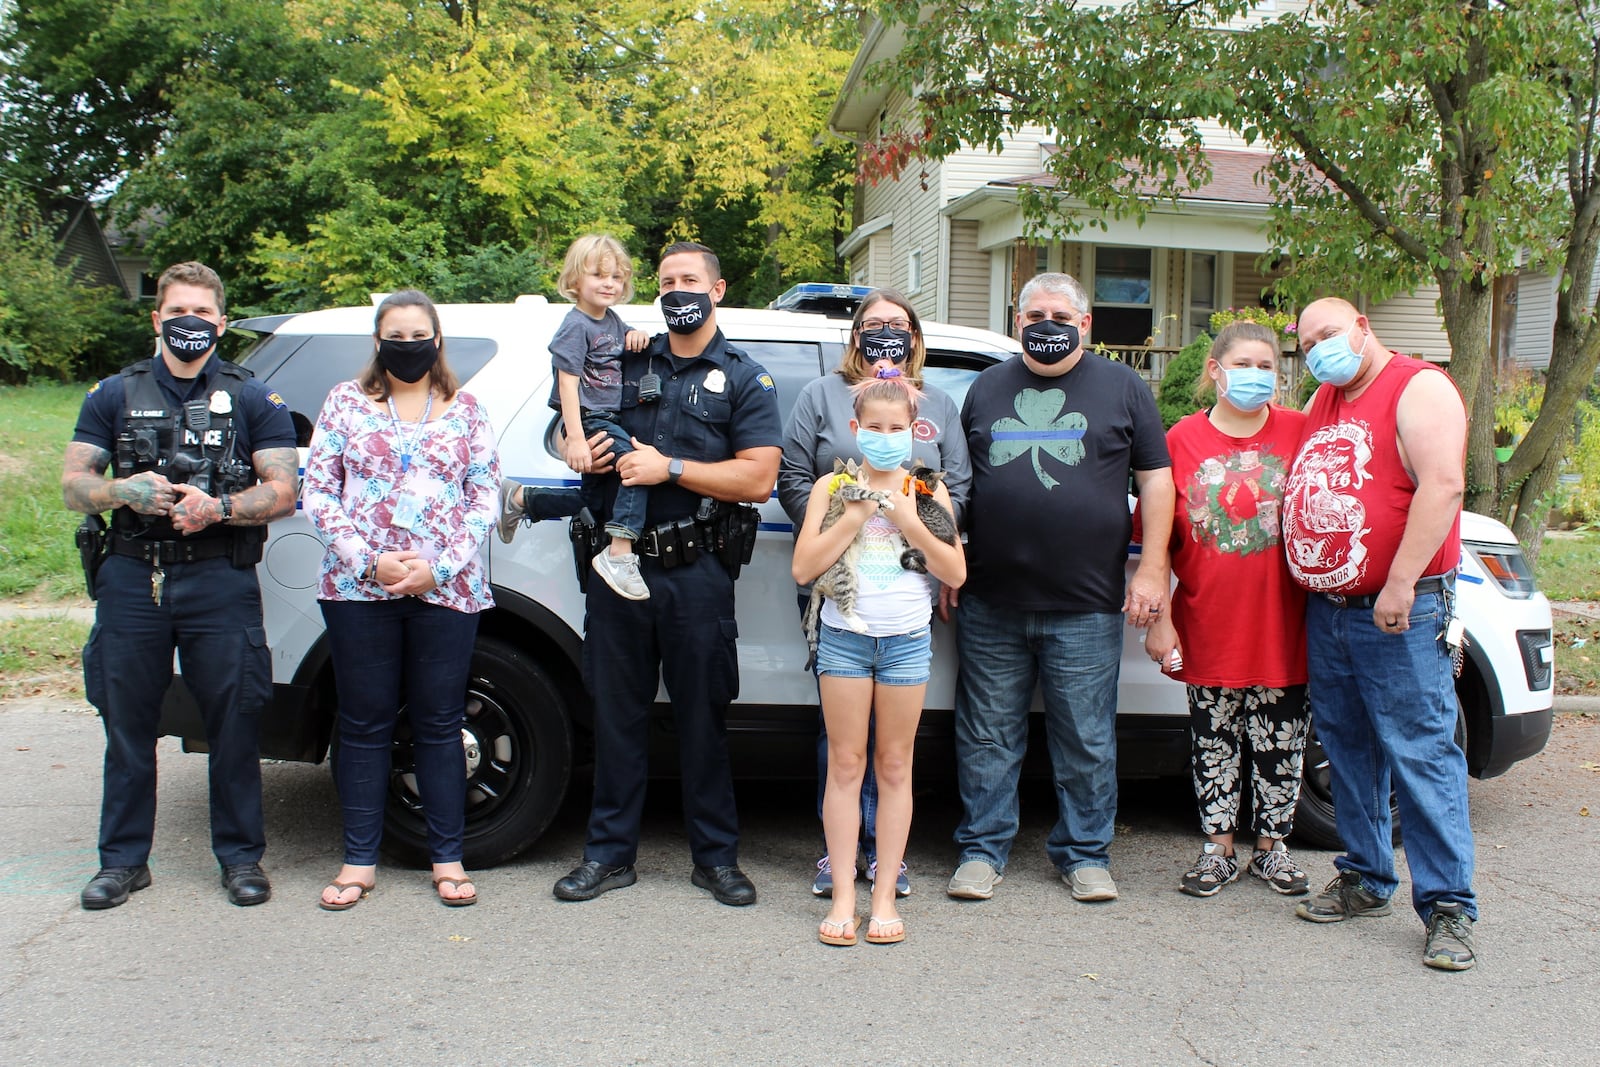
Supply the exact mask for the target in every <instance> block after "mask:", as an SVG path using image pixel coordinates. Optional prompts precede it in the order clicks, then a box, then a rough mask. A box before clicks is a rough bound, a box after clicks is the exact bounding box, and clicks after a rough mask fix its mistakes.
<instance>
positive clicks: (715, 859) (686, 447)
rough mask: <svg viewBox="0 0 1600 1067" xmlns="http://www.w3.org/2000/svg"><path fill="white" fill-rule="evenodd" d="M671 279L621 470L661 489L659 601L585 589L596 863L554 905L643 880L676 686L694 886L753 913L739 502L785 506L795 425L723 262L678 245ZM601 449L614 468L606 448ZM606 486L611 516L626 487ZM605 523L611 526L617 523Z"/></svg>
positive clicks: (743, 530) (649, 535)
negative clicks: (746, 344) (783, 478)
mask: <svg viewBox="0 0 1600 1067" xmlns="http://www.w3.org/2000/svg"><path fill="white" fill-rule="evenodd" d="M659 281H660V285H661V297H660V300H661V310H662V313H663V315H664V316H665V317H666V324H667V330H668V332H667V333H666V334H663V335H660V336H657V337H655V338H654V339H653V340H652V341H651V343H650V345H649V347H647V348H646V349H645V350H644V351H642V352H630V353H626V354H625V355H624V356H623V358H622V371H623V391H622V407H621V411H620V412H619V415H618V421H619V422H620V423H621V425H622V426H623V427H624V428H626V429H627V430H628V431H629V432H630V433H631V435H632V436H633V439H634V445H635V449H636V450H635V451H633V452H630V453H628V454H627V455H624V456H623V457H622V458H621V460H620V461H618V463H617V470H618V474H619V475H620V476H621V484H623V485H630V486H633V485H643V486H649V487H650V492H649V504H648V510H647V514H646V519H645V530H644V534H643V536H642V537H641V538H640V539H639V542H638V546H637V551H638V554H639V556H640V568H641V570H642V571H643V572H644V577H645V581H646V584H647V585H648V586H649V587H650V598H649V599H648V600H625V599H623V598H622V597H620V596H618V595H617V594H616V593H614V592H612V590H611V589H610V588H608V587H607V586H606V585H605V583H603V582H598V581H593V580H591V581H589V582H587V591H588V619H587V623H586V627H585V636H584V643H583V673H584V680H585V683H586V685H587V687H588V689H589V693H590V695H591V696H592V697H593V700H594V715H595V723H594V733H595V761H594V762H595V767H594V803H593V807H592V809H591V812H590V816H589V837H588V843H587V845H586V846H585V847H584V852H583V860H584V862H583V863H582V864H580V865H579V866H578V867H577V868H575V869H574V870H573V871H572V872H571V873H570V874H568V875H567V876H566V877H565V878H562V879H561V880H560V881H558V882H557V883H556V884H555V895H556V896H557V897H558V898H560V899H562V900H592V899H594V898H595V897H597V896H599V895H600V894H602V893H605V892H607V891H609V890H612V889H619V888H621V887H623V886H628V885H632V884H633V883H634V881H635V880H636V878H637V875H636V874H635V871H634V860H635V858H636V856H637V854H638V846H639V821H640V816H641V814H642V812H643V809H644V796H645V782H646V778H647V776H648V771H649V767H648V756H647V752H648V747H649V717H650V711H651V707H652V705H653V704H654V703H655V695H656V686H657V682H658V680H659V679H663V678H664V680H665V682H666V687H667V693H668V695H669V696H670V697H671V699H672V710H673V715H674V718H675V720H676V725H677V738H678V746H679V759H680V763H681V770H682V775H683V810H684V817H685V819H686V820H687V822H688V836H689V850H690V854H691V856H692V858H693V861H694V872H693V876H692V879H691V881H692V882H693V883H694V884H695V885H696V886H699V887H700V888H702V889H706V890H709V891H710V893H711V894H712V896H713V897H715V898H716V899H717V900H718V901H719V902H721V903H723V904H730V905H743V904H754V903H755V900H756V890H755V886H754V885H752V884H751V882H750V879H749V878H748V877H746V876H745V874H744V872H742V871H741V870H739V867H738V845H739V826H738V817H737V815H736V813H735V810H734V796H733V779H732V774H731V770H730V767H729V763H728V748H727V740H726V736H725V718H726V713H727V708H728V705H729V703H731V702H732V700H733V698H734V697H735V696H736V695H737V694H738V691H739V665H738V653H737V648H736V638H737V637H738V627H737V624H736V623H735V621H734V611H733V606H734V597H733V582H734V577H735V576H736V573H737V569H738V566H739V562H740V560H741V559H746V560H747V559H748V558H749V550H750V548H751V547H752V546H753V544H754V537H755V526H756V523H755V512H754V511H753V510H752V509H749V508H743V507H740V506H738V504H739V502H742V501H748V502H760V501H763V500H766V499H767V498H768V497H769V496H770V495H771V493H772V487H773V484H774V483H775V482H776V480H777V476H778V460H779V458H780V456H781V454H782V445H783V427H782V425H781V424H780V422H779V418H778V404H777V397H776V394H775V392H774V387H773V382H772V378H771V376H770V375H768V374H767V372H766V371H765V370H764V369H762V367H760V366H759V365H758V364H756V363H755V362H754V361H752V360H751V359H750V358H749V357H748V356H746V355H745V354H744V353H742V352H740V351H739V350H738V349H736V348H734V347H733V346H731V345H729V344H728V343H727V341H726V340H725V339H724V338H723V336H722V331H721V330H719V329H718V328H717V325H716V305H717V303H718V302H719V301H720V300H721V299H722V295H723V293H724V292H725V290H726V288H727V283H726V282H725V281H724V280H723V279H722V275H721V267H720V265H719V263H718V261H717V257H716V255H714V254H713V253H712V251H711V250H710V249H709V248H706V247H705V246H704V245H699V244H694V243H691V242H680V243H677V244H674V245H671V246H669V247H668V248H667V249H666V251H665V252H664V253H663V254H662V257H661V265H660V269H659ZM596 452H597V455H596V460H597V461H601V455H603V454H604V452H603V449H597V450H596ZM607 490H608V491H607V493H606V499H607V506H608V507H609V502H610V499H611V498H612V497H613V496H615V493H616V481H615V479H613V480H612V484H610V485H609V486H608V487H607ZM597 518H598V524H599V525H601V526H603V524H604V521H605V516H598V517H597ZM591 544H592V546H593V548H592V549H591V550H594V549H598V541H595V542H591ZM580 562H581V563H587V560H581V561H580ZM585 569H587V568H585Z"/></svg>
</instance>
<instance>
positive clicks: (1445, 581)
mask: <svg viewBox="0 0 1600 1067" xmlns="http://www.w3.org/2000/svg"><path fill="white" fill-rule="evenodd" d="M1455 576H1456V572H1455V571H1450V572H1449V573H1447V574H1435V575H1432V576H1430V577H1427V578H1419V579H1417V584H1416V589H1415V591H1416V595H1417V596H1422V595H1424V594H1426V593H1442V592H1444V591H1445V588H1446V587H1447V586H1448V585H1449V583H1450V579H1452V578H1454V577H1455ZM1378 596H1379V594H1377V593H1367V594H1364V595H1362V596H1341V595H1339V594H1338V593H1323V594H1322V597H1323V599H1324V600H1327V601H1328V602H1329V603H1331V604H1332V605H1333V606H1334V607H1336V608H1364V609H1366V610H1367V611H1371V610H1372V608H1373V606H1374V605H1376V604H1377V603H1378Z"/></svg>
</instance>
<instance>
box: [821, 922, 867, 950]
mask: <svg viewBox="0 0 1600 1067" xmlns="http://www.w3.org/2000/svg"><path fill="white" fill-rule="evenodd" d="M860 925H861V916H859V915H857V916H856V917H855V918H853V919H851V920H850V921H849V922H843V923H841V922H834V921H833V920H832V919H823V920H822V925H821V926H819V927H818V928H817V940H818V941H821V942H822V943H823V944H824V945H839V946H841V947H844V948H849V947H850V946H851V945H854V944H855V943H856V929H857V928H858V927H859V926H860ZM830 929H831V930H837V931H838V933H832V934H830V933H828V931H829V930H830Z"/></svg>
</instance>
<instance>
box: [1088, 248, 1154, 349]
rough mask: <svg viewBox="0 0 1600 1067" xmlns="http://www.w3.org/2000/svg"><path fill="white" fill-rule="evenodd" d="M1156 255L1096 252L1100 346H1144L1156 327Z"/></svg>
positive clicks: (1095, 327) (1095, 332)
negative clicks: (1154, 267)
mask: <svg viewBox="0 0 1600 1067" xmlns="http://www.w3.org/2000/svg"><path fill="white" fill-rule="evenodd" d="M1152 258H1153V254H1152V252H1151V250H1150V249H1148V248H1117V247H1111V246H1099V247H1096V248H1095V250H1094V292H1093V303H1094V306H1093V308H1092V309H1091V311H1092V312H1093V314H1094V321H1093V322H1092V323H1091V325H1090V331H1091V333H1090V336H1091V337H1092V338H1093V339H1094V341H1095V342H1096V343H1097V344H1103V345H1142V344H1146V343H1147V342H1148V341H1149V338H1150V334H1151V330H1152V328H1153V326H1154V319H1153V315H1152V312H1153V310H1154V307H1155V297H1154V292H1153V288H1154V285H1153V278H1154V274H1153V272H1152V270H1151V260H1152Z"/></svg>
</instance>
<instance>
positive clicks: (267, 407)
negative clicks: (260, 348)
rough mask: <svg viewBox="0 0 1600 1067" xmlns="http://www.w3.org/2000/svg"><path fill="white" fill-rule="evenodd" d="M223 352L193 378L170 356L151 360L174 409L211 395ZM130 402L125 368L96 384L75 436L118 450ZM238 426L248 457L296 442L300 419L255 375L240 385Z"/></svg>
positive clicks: (241, 450)
mask: <svg viewBox="0 0 1600 1067" xmlns="http://www.w3.org/2000/svg"><path fill="white" fill-rule="evenodd" d="M218 358H219V357H217V356H216V355H215V354H213V355H211V356H210V357H208V358H207V359H206V361H205V363H204V364H202V365H201V369H200V373H199V374H198V375H196V376H195V378H194V380H193V381H187V382H186V381H182V380H180V379H177V378H174V377H173V376H172V371H170V370H168V369H167V362H166V360H164V359H162V358H161V357H160V356H156V357H154V358H153V359H152V360H151V363H152V364H153V365H154V367H155V379H156V384H157V385H159V386H160V387H161V392H162V393H163V394H164V395H165V396H166V397H167V399H168V400H170V401H171V402H172V406H173V409H174V410H177V409H181V408H182V407H183V405H184V404H185V403H186V402H188V401H190V400H193V399H195V398H197V397H202V396H207V395H209V394H210V393H211V392H212V391H213V389H214V388H215V387H214V386H213V385H212V381H211V380H212V379H213V378H214V377H216V373H217V363H218ZM126 407H127V404H126V397H125V396H124V389H123V379H122V375H121V374H120V373H118V374H113V375H112V376H111V377H109V378H102V379H101V380H100V381H99V382H97V383H95V385H94V386H93V387H91V388H90V390H89V393H88V395H87V396H85V397H84V398H83V407H82V408H81V409H80V410H79V412H78V425H77V426H76V427H75V428H74V429H73V431H72V439H73V440H74V441H82V442H83V443H84V444H90V445H94V446H95V447H97V448H103V449H105V450H106V451H107V452H110V453H111V454H112V455H113V456H115V455H116V451H117V435H118V434H119V433H121V432H122V416H123V412H124V409H125V408H126ZM233 424H234V426H235V427H236V428H237V430H238V434H239V436H238V439H237V441H236V443H235V445H234V449H233V451H234V455H235V457H236V458H238V459H241V460H243V461H244V462H246V463H249V462H250V457H251V456H252V455H254V454H255V453H256V452H260V451H263V450H264V449H268V448H293V447H295V437H294V420H293V419H292V418H291V417H290V415H289V407H288V405H286V404H285V403H284V402H283V398H282V397H280V396H279V395H278V394H277V393H274V392H273V391H272V390H271V389H269V388H267V386H266V384H265V383H264V382H259V381H256V380H255V379H254V378H252V379H250V380H249V381H247V382H245V383H244V388H243V389H241V390H240V391H239V410H238V413H237V417H236V418H235V419H234V420H233Z"/></svg>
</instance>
